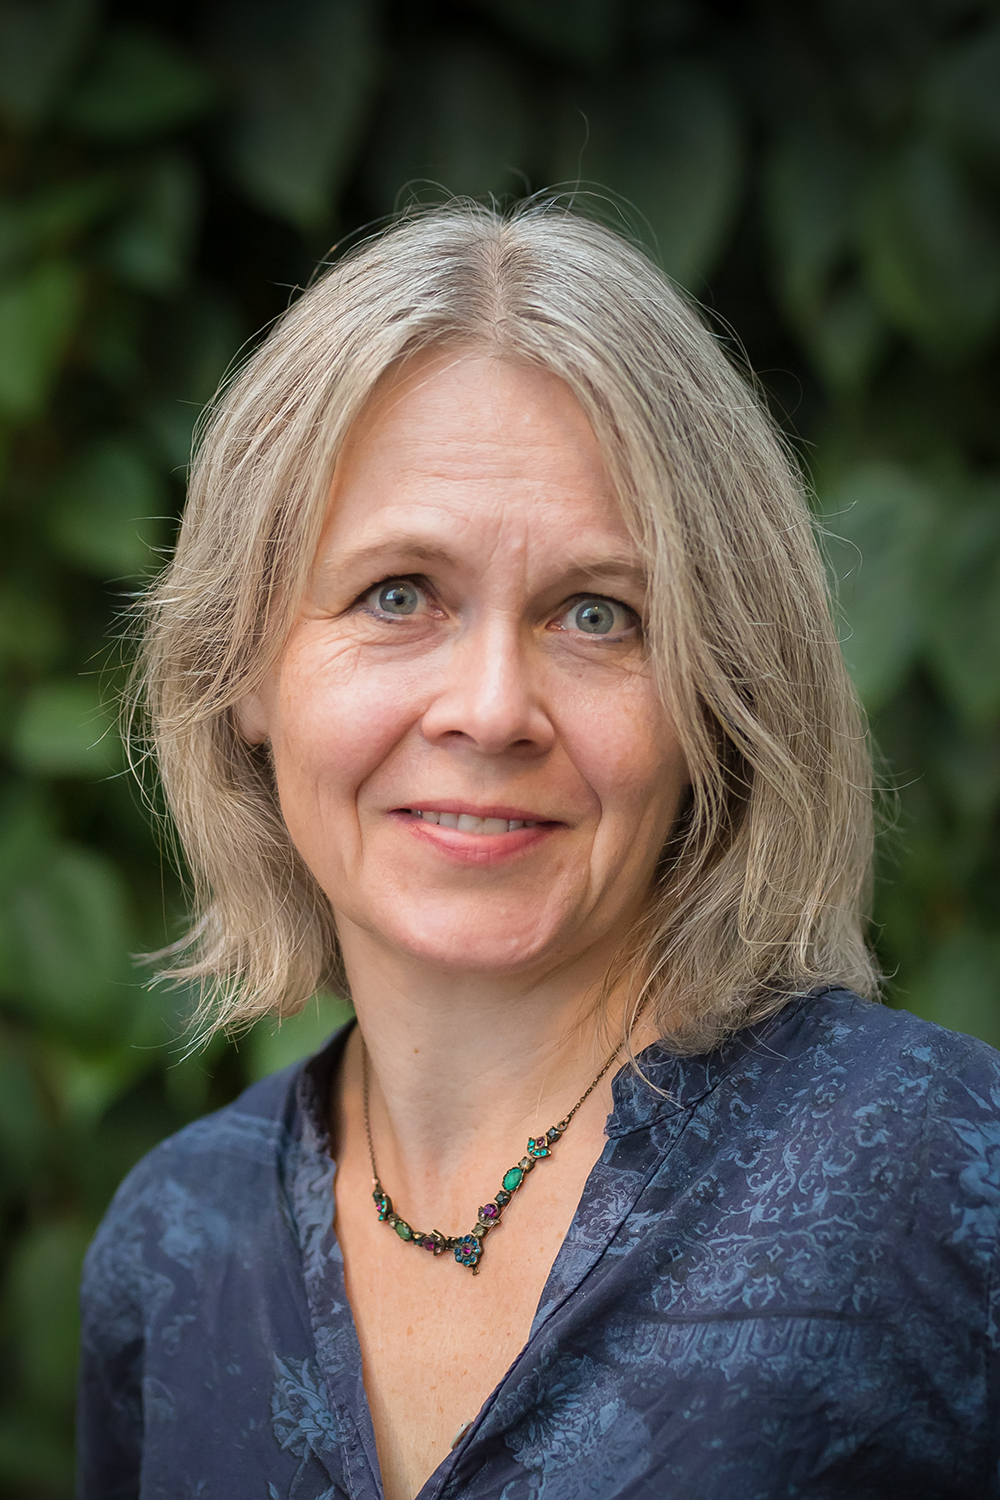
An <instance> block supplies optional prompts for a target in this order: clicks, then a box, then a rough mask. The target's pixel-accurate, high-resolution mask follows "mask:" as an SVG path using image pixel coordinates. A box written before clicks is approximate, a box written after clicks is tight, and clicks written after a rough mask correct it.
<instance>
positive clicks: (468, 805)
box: [389, 798, 566, 868]
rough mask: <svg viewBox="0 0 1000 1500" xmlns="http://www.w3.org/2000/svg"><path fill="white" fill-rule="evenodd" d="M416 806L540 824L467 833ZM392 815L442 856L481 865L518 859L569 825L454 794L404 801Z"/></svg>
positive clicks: (458, 862)
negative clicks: (416, 814)
mask: <svg viewBox="0 0 1000 1500" xmlns="http://www.w3.org/2000/svg"><path fill="white" fill-rule="evenodd" d="M414 808H416V809H419V811H420V812H436V813H456V814H458V816H459V817H461V815H462V814H463V813H465V814H467V815H469V816H470V817H473V818H505V819H506V820H507V821H508V822H510V821H512V820H513V821H517V822H530V823H534V824H536V826H535V827H534V828H515V829H514V831H513V832H512V833H511V832H508V833H465V832H464V831H462V830H460V829H458V828H442V827H441V825H440V824H439V823H427V822H425V821H424V819H423V818H416V817H414V816H413V809H414ZM389 816H390V817H391V818H393V820H394V821H396V822H398V823H400V824H401V825H402V826H403V827H404V828H405V829H406V831H407V833H409V834H410V836H411V838H414V839H418V840H419V841H420V842H421V843H422V844H424V845H425V846H429V847H430V848H431V849H432V850H433V851H434V852H435V854H437V855H438V856H440V857H443V858H444V859H446V860H448V861H449V862H452V863H455V864H460V865H475V866H478V867H480V868H481V867H482V866H484V865H500V864H505V863H507V862H508V861H509V860H515V859H518V858H520V857H521V856H522V855H524V854H526V853H527V852H528V851H529V850H531V849H533V848H534V847H535V845H537V844H541V843H544V842H545V840H546V839H549V838H551V837H552V835H553V834H554V833H556V832H557V831H558V830H559V829H561V828H565V827H566V824H565V823H563V822H560V821H557V820H556V819H553V818H539V816H538V814H537V813H536V814H534V815H532V814H531V813H530V812H526V811H525V810H524V809H523V808H517V807H508V806H507V805H506V804H499V803H490V804H489V805H488V806H485V807H484V806H476V805H475V804H474V803H472V802H462V801H455V800H454V799H451V798H448V799H432V800H431V801H428V802H416V801H415V802H412V803H410V804H409V805H406V804H404V805H402V806H400V807H394V808H392V809H391V810H390V813H389Z"/></svg>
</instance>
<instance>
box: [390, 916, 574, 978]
mask: <svg viewBox="0 0 1000 1500" xmlns="http://www.w3.org/2000/svg"><path fill="white" fill-rule="evenodd" d="M529 925H530V924H528V923H523V924H522V923H518V922H517V921H516V920H514V921H511V922H509V923H505V924H504V925H503V927H502V928H493V929H492V930H491V928H490V927H489V926H487V927H485V929H484V926H483V924H482V923H470V922H469V921H468V919H467V918H465V919H463V920H460V921H456V922H455V923H454V924H449V923H448V922H447V921H446V920H444V921H442V920H441V919H440V917H439V918H438V920H437V921H436V922H435V923H434V924H433V927H430V928H429V927H428V924H426V923H422V924H421V923H414V924H413V925H412V926H410V925H408V924H406V925H404V924H398V923H397V924H394V930H393V931H391V932H384V933H383V938H384V940H387V941H388V942H389V944H390V945H391V946H392V947H395V948H396V949H397V950H398V951H400V952H401V953H404V954H405V955H406V956H407V957H408V958H411V959H416V960H417V961H418V962H420V963H425V964H432V965H436V966H438V967H440V968H441V969H442V970H449V971H451V972H452V973H474V972H475V973H490V974H493V975H501V974H517V973H520V972H523V971H526V970H529V969H531V968H533V967H534V966H535V965H537V964H538V963H539V962H544V960H545V958H546V956H547V955H549V954H552V955H555V953H556V952H559V951H564V944H563V943H561V942H560V941H559V938H560V934H558V933H556V932H537V931H536V932H534V933H532V932H531V931H530V930H529V931H525V928H526V927H527V926H529Z"/></svg>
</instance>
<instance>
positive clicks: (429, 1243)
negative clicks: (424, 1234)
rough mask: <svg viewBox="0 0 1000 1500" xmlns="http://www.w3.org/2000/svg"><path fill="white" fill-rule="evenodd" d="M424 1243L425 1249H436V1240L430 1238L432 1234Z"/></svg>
mask: <svg viewBox="0 0 1000 1500" xmlns="http://www.w3.org/2000/svg"><path fill="white" fill-rule="evenodd" d="M422 1243H423V1247H424V1249H425V1250H433V1249H434V1241H433V1240H432V1239H431V1238H430V1236H428V1238H427V1239H425V1240H424V1241H423V1242H422Z"/></svg>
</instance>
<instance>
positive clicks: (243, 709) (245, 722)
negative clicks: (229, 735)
mask: <svg viewBox="0 0 1000 1500" xmlns="http://www.w3.org/2000/svg"><path fill="white" fill-rule="evenodd" d="M233 714H234V716H235V719H236V728H237V730H238V731H239V733H240V735H241V736H242V738H243V739H245V740H246V742H247V744H248V745H262V744H263V743H264V741H265V740H266V739H267V738H268V736H269V735H270V732H271V725H270V715H269V714H268V712H267V709H266V707H265V703H264V695H263V693H262V692H261V691H260V689H258V690H257V692H255V693H248V694H247V696H246V697H245V698H241V699H240V700H239V702H238V703H237V704H236V705H235V707H234V709H233Z"/></svg>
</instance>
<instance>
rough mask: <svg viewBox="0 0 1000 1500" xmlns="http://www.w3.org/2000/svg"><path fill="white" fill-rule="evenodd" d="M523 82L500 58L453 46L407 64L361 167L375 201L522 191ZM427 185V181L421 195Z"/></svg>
mask: <svg viewBox="0 0 1000 1500" xmlns="http://www.w3.org/2000/svg"><path fill="white" fill-rule="evenodd" d="M523 82H524V81H523V79H522V77H521V75H520V74H519V72H518V70H517V69H516V68H514V67H512V66H511V65H510V64H509V63H508V62H507V61H506V59H505V58H504V57H503V55H502V54H500V53H497V52H495V51H493V50H491V49H488V48H486V47H483V46H480V45H479V44H478V43H476V44H473V43H462V44H453V45H451V46H447V47H443V48H440V49H436V50H435V51H434V52H433V53H431V54H429V55H428V54H425V55H423V56H422V57H421V58H420V59H419V60H417V59H415V60H414V61H413V62H412V63H408V65H407V68H406V71H405V72H404V73H403V74H402V75H401V76H400V77H399V78H398V80H396V83H395V85H394V87H393V88H392V89H391V90H390V97H391V104H390V107H389V109H388V110H387V112H386V115H385V117H384V119H383V122H382V131H381V133H380V136H379V139H378V141H377V143H376V147H375V149H374V151H373V152H372V155H371V158H370V160H369V163H368V168H367V177H368V181H369V183H370V184H371V187H372V190H373V194H374V197H375V199H376V201H377V202H378V203H379V204H380V205H381V206H382V207H383V208H385V209H386V210H387V211H389V210H392V209H393V208H394V207H397V206H398V204H399V202H400V198H401V195H403V193H404V191H405V190H406V189H410V190H411V191H410V195H411V196H412V195H414V193H415V195H416V196H419V197H426V196H430V197H432V198H441V197H442V196H444V197H448V196H450V195H452V194H455V193H457V194H461V195H469V196H470V197H477V198H478V197H485V196H486V195H487V194H489V193H494V194H497V195H499V196H504V195H507V194H513V193H523V191H524V188H525V181H526V179H525V178H524V176H523V175H519V174H522V173H523V172H524V169H525V168H526V167H527V166H528V164H529V163H528V160H527V158H528V152H529V150H530V130H529V121H528V116H527V106H526V100H525V93H524V87H523ZM428 183H429V184H431V186H430V188H429V193H428Z"/></svg>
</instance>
